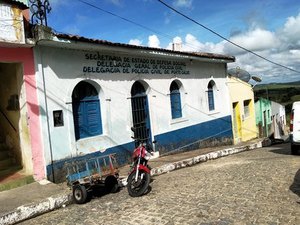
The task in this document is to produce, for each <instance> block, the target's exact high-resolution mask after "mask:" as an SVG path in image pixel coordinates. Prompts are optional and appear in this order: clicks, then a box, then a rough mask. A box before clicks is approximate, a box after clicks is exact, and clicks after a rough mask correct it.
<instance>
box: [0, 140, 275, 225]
mask: <svg viewBox="0 0 300 225" xmlns="http://www.w3.org/2000/svg"><path fill="white" fill-rule="evenodd" d="M267 145H270V142H269V141H267V140H265V139H255V140H252V141H249V142H245V143H241V144H239V145H234V146H221V147H215V148H203V149H198V150H194V151H189V152H183V153H178V154H172V155H167V156H162V157H160V158H158V159H154V160H151V161H150V163H149V164H150V165H151V167H152V168H153V169H152V170H151V175H152V176H157V175H161V174H163V173H168V172H170V171H173V170H176V169H180V168H184V167H187V166H192V165H194V164H197V163H202V162H206V161H208V160H212V159H217V158H220V157H224V156H227V155H232V154H236V153H239V152H242V151H247V150H251V149H256V148H261V147H262V146H267ZM128 170H129V166H124V167H121V168H120V176H121V177H126V175H127V173H128ZM72 203H73V202H72V192H71V190H70V189H69V188H68V187H67V185H66V184H65V183H64V184H53V183H50V182H47V181H42V182H34V183H32V184H28V185H25V186H22V187H19V188H15V189H12V190H8V191H3V192H0V205H1V207H0V225H7V224H14V223H17V222H20V221H23V220H26V219H29V218H32V217H35V216H38V215H41V214H43V213H46V212H49V211H51V210H54V209H58V208H61V207H65V206H66V205H69V204H72Z"/></svg>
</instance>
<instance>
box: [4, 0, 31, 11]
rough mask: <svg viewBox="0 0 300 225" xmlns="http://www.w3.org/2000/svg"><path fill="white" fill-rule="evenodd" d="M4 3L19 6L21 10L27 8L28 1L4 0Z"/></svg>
mask: <svg viewBox="0 0 300 225" xmlns="http://www.w3.org/2000/svg"><path fill="white" fill-rule="evenodd" d="M4 2H7V3H9V4H15V5H18V6H20V7H21V8H22V9H25V8H28V7H29V1H28V0H4Z"/></svg>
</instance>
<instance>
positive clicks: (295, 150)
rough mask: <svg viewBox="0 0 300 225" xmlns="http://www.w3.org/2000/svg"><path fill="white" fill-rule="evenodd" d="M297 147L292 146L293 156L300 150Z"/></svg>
mask: <svg viewBox="0 0 300 225" xmlns="http://www.w3.org/2000/svg"><path fill="white" fill-rule="evenodd" d="M297 147H298V146H296V145H294V144H291V154H292V155H297V150H298V149H297Z"/></svg>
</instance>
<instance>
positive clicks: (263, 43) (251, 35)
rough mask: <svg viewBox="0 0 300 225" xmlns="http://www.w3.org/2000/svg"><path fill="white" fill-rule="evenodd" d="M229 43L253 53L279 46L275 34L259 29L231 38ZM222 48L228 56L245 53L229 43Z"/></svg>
mask: <svg viewBox="0 0 300 225" xmlns="http://www.w3.org/2000/svg"><path fill="white" fill-rule="evenodd" d="M230 41H232V42H233V43H235V44H237V45H240V46H242V47H244V48H246V49H248V50H251V51H255V52H258V51H263V50H265V49H274V48H277V47H278V46H279V44H280V42H279V39H278V38H277V37H276V34H274V33H272V32H270V31H267V30H263V29H261V28H256V29H253V30H249V31H247V32H246V33H242V34H239V35H236V36H233V37H231V38H230ZM224 47H225V49H224V51H225V52H228V53H230V54H242V53H244V52H245V50H243V49H241V48H238V47H236V46H234V45H232V44H231V43H226V44H225V46H224Z"/></svg>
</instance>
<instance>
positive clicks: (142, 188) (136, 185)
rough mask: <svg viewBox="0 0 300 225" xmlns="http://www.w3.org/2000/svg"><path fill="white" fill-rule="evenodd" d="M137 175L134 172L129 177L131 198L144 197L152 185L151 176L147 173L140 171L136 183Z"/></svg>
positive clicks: (128, 185) (128, 186)
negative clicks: (150, 184)
mask: <svg viewBox="0 0 300 225" xmlns="http://www.w3.org/2000/svg"><path fill="white" fill-rule="evenodd" d="M135 175H136V173H135V172H133V173H131V174H130V175H129V177H128V180H127V181H128V183H127V190H128V193H129V195H130V196H131V197H139V196H141V195H143V194H144V193H145V192H146V190H147V188H148V186H149V183H150V174H149V173H146V172H145V171H139V173H138V179H137V181H135Z"/></svg>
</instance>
